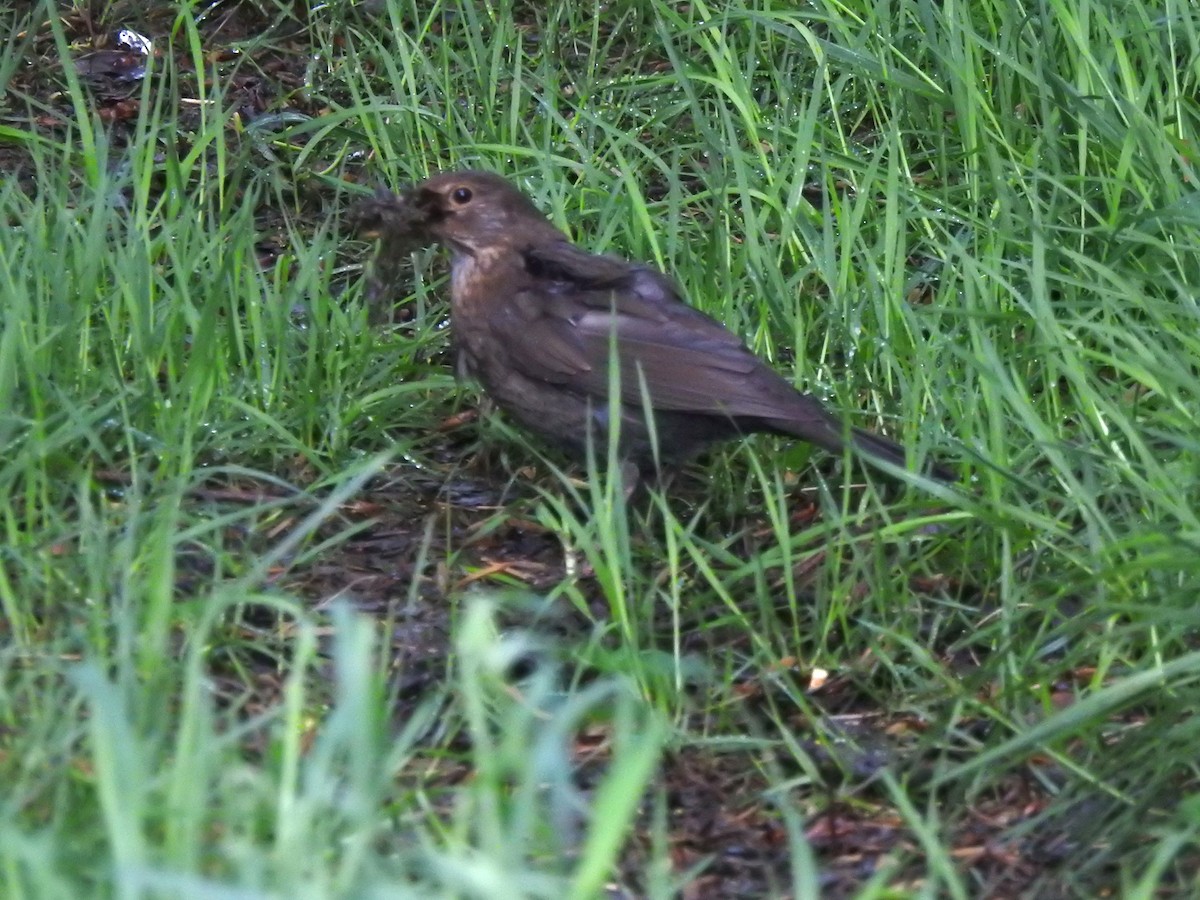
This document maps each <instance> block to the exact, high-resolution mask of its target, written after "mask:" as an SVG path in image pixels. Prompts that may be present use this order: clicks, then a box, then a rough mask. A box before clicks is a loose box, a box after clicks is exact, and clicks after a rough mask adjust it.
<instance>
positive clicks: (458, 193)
mask: <svg viewBox="0 0 1200 900" xmlns="http://www.w3.org/2000/svg"><path fill="white" fill-rule="evenodd" d="M471 196H472V195H471V189H470V188H465V187H460V188H455V189H454V193H452V194H451V195H450V199H451V200H453V201H454V202H455V203H457V204H458V205H459V206H462V205H463V204H464V203H470V202H471Z"/></svg>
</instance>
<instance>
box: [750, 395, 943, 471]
mask: <svg viewBox="0 0 1200 900" xmlns="http://www.w3.org/2000/svg"><path fill="white" fill-rule="evenodd" d="M805 411H806V412H807V413H808V417H807V418H806V419H800V418H799V417H797V418H796V419H793V420H775V421H774V422H773V423H772V424H773V430H776V431H779V432H782V433H784V434H794V435H796V436H798V437H802V438H804V439H805V440H808V441H812V442H813V443H814V444H816V445H817V446H818V447H821V448H822V449H825V450H828V451H829V452H831V453H835V454H840V453H841V452H842V451H843V449H844V448H845V446H846V443H847V441H849V443H850V448H851V449H852V450H853V451H854V452H855V453H858V454H860V455H862V456H865V457H868V458H871V459H876V460H880V461H882V462H885V463H888V464H890V465H893V466H896V467H897V468H900V469H906V468H908V458H907V456H906V454H905V452H904V448H903V447H901V446H900V445H899V444H897V443H896V442H895V441H890V440H888V439H887V438H885V437H881V436H880V435H877V434H872V433H871V432H870V431H864V430H863V429H861V428H851V429H850V431H849V434H847V432H846V430H845V425H843V424H842V421H841V420H840V419H839V418H837V417H836V416H834V415H832V414H831V413H829V412H828V411H826V410H821V411H820V415H819V417H815V416H813V415H812V411H813V410H812V407H811V406H808V407H806V409H805ZM924 474H926V475H929V476H931V477H933V478H937V479H938V480H940V481H956V480H957V477H956V476H955V474H954V472H953V471H951V470H950V469H949V468H947V467H946V466H943V465H941V464H939V463H936V462H930V463H927V464H926V465H925V467H924Z"/></svg>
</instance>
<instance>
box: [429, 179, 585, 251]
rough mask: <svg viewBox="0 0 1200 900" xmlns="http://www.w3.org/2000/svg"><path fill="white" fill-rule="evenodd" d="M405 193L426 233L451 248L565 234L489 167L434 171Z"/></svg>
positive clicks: (526, 242) (513, 244) (525, 242)
mask: <svg viewBox="0 0 1200 900" xmlns="http://www.w3.org/2000/svg"><path fill="white" fill-rule="evenodd" d="M409 198H410V202H412V203H413V205H414V206H416V207H417V209H419V210H420V212H421V214H422V215H423V217H424V222H425V227H426V229H427V230H428V233H429V234H430V235H431V236H432V237H433V238H434V239H435V240H438V241H441V242H442V243H444V244H446V245H447V246H448V247H449V248H450V249H451V250H452V251H453V252H455V253H466V254H469V255H471V256H475V255H478V254H480V253H484V252H488V251H493V250H501V249H507V248H519V247H521V246H530V245H533V244H537V243H541V242H545V241H547V240H562V239H563V238H564V237H565V236H564V235H563V233H562V232H561V231H559V230H558V229H557V228H555V227H554V226H553V225H552V224H550V222H549V220H547V219H546V217H545V216H544V215H542V213H541V212H540V211H539V210H538V208H537V207H536V206H534V205H533V203H532V202H531V201H530V200H529V198H528V197H526V196H525V195H524V194H522V193H521V192H520V191H519V190H517V188H515V187H514V186H513V185H512V184H510V183H509V182H507V181H505V180H504V179H503V178H501V177H500V176H499V175H493V174H492V173H490V172H470V171H467V172H446V173H444V174H442V175H435V176H434V177H433V178H430V179H429V180H428V181H425V182H423V183H422V184H419V185H417V186H416V187H415V188H413V189H412V191H411V193H410V194H409Z"/></svg>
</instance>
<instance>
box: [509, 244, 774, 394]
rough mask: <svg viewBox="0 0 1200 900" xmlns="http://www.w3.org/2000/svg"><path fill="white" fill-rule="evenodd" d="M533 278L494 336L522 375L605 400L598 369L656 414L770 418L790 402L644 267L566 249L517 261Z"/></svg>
mask: <svg viewBox="0 0 1200 900" xmlns="http://www.w3.org/2000/svg"><path fill="white" fill-rule="evenodd" d="M526 261H527V271H528V272H529V274H530V275H532V276H534V277H533V278H531V279H530V282H529V283H528V284H527V285H526V286H525V288H524V290H521V291H519V292H518V293H517V294H516V296H515V297H514V298H513V302H512V303H511V304H509V305H507V315H506V316H505V318H506V319H508V320H509V321H508V322H507V323H506V324H505V326H504V327H503V328H502V330H503V331H504V332H505V333H506V336H507V337H508V338H509V339H510V340H511V341H513V345H512V351H513V354H514V361H517V354H520V359H519V362H518V365H519V366H520V368H521V369H523V370H524V371H525V372H526V373H527V374H529V375H531V376H534V377H537V378H541V379H543V380H546V381H550V382H555V383H561V384H564V385H565V386H568V387H569V388H571V389H573V390H576V391H578V392H579V393H582V394H586V395H589V396H594V397H607V395H608V388H609V376H608V366H607V360H608V359H609V358H610V356H611V354H612V353H613V352H614V348H613V341H614V340H615V343H616V346H615V353H616V358H617V360H618V362H619V366H620V370H619V373H620V383H621V399H622V401H623V402H625V403H628V404H631V405H634V406H640V405H641V403H642V384H643V383H644V384H645V387H646V389H647V390H648V391H649V394H650V402H651V405H652V406H653V407H654V408H655V409H658V410H677V411H687V412H697V413H709V414H720V415H728V416H753V417H763V418H775V417H778V416H780V415H781V414H783V415H786V414H787V411H788V410H789V408H790V407H791V405H792V404H793V403H794V402H795V400H796V399H797V395H796V392H795V391H794V390H793V389H792V387H791V386H790V385H788V384H787V383H786V382H785V381H784V380H783V379H782V378H780V377H779V375H778V374H777V373H775V372H774V371H773V370H772V369H770V368H769V367H768V366H767V365H766V364H765V363H763V362H762V361H761V360H759V359H758V358H757V357H756V356H754V354H752V353H751V352H750V351H749V350H748V349H747V348H746V346H745V345H744V344H743V343H742V342H741V341H740V340H739V339H738V338H737V337H736V336H735V335H734V334H732V333H731V332H729V331H727V330H726V329H725V328H724V327H723V326H722V325H720V324H719V323H718V322H716V321H714V320H713V319H711V318H709V317H708V316H706V315H704V314H703V313H701V312H700V311H698V310H696V309H693V308H692V307H690V306H688V305H687V304H686V303H684V302H683V300H682V299H681V298H680V296H679V292H678V289H677V288H676V287H675V284H674V282H672V281H671V279H669V278H668V277H666V276H665V275H662V274H661V273H659V272H656V271H654V270H653V269H650V268H647V267H645V266H638V265H633V264H630V263H627V262H625V261H623V260H617V259H613V258H611V257H599V256H594V255H592V254H588V253H586V252H584V251H582V250H580V249H579V248H577V247H574V246H572V245H570V244H567V243H565V242H564V243H562V244H558V245H554V246H552V247H548V248H538V249H537V250H534V251H530V252H529V253H528V254H527V256H526Z"/></svg>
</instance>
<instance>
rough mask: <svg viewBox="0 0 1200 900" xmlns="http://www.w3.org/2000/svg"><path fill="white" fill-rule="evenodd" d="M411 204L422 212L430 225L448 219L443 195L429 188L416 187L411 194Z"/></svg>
mask: <svg viewBox="0 0 1200 900" xmlns="http://www.w3.org/2000/svg"><path fill="white" fill-rule="evenodd" d="M409 202H410V203H412V205H413V206H414V207H416V208H417V209H418V210H420V212H421V214H422V215H423V216H424V217H425V221H426V223H428V224H431V225H432V224H433V223H434V222H439V221H441V220H442V219H444V218H446V207H445V206H444V204H443V201H442V195H441V194H439V193H437V192H436V191H431V190H429V189H428V188H423V187H416V188H413V189H412V191H411V192H410V193H409Z"/></svg>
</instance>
